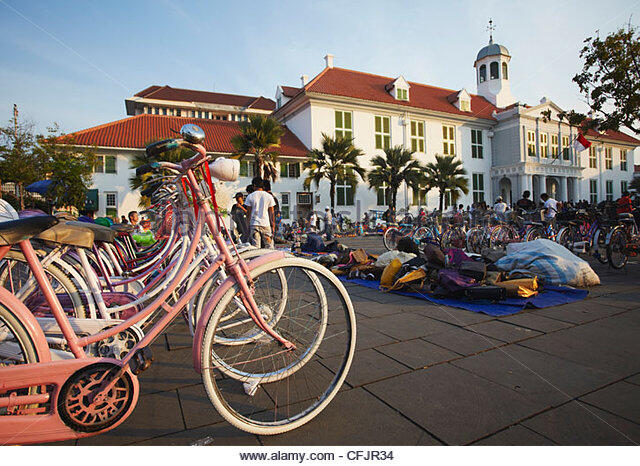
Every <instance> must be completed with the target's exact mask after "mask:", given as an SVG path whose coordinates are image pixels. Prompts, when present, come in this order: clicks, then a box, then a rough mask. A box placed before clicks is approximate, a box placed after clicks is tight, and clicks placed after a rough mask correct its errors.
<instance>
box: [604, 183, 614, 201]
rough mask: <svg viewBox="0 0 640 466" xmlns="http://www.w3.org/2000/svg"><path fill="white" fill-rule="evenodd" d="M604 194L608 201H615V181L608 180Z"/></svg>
mask: <svg viewBox="0 0 640 466" xmlns="http://www.w3.org/2000/svg"><path fill="white" fill-rule="evenodd" d="M604 193H605V199H606V200H607V201H613V180H606V181H605V182H604Z"/></svg>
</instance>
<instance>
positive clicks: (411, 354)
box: [377, 338, 461, 369]
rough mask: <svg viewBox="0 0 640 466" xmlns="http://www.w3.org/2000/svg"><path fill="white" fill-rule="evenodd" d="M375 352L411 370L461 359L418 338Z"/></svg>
mask: <svg viewBox="0 0 640 466" xmlns="http://www.w3.org/2000/svg"><path fill="white" fill-rule="evenodd" d="M377 350H378V351H380V352H381V353H383V354H386V355H387V356H389V357H390V358H392V359H394V360H396V361H398V362H400V363H402V364H404V365H406V366H409V367H410V368H411V369H421V368H423V367H427V366H432V365H434V364H437V363H440V362H446V361H451V360H452V359H457V358H460V357H461V356H460V355H459V354H458V353H454V352H453V351H450V350H448V349H445V348H441V347H440V346H437V345H434V344H433V343H429V342H428V341H425V340H421V339H419V338H418V339H415V340H407V341H403V342H400V343H395V344H392V345H385V346H380V347H378V348H377Z"/></svg>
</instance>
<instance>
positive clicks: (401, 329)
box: [361, 298, 454, 340]
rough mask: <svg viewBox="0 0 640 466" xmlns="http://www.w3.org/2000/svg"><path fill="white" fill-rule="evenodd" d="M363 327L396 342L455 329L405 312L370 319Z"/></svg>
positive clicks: (364, 322)
mask: <svg viewBox="0 0 640 466" xmlns="http://www.w3.org/2000/svg"><path fill="white" fill-rule="evenodd" d="M405 299H406V298H405ZM361 325H362V326H364V327H369V328H373V329H375V330H377V331H378V332H380V333H383V334H385V335H388V336H390V337H392V338H395V339H396V340H411V339H414V338H419V337H423V336H427V335H432V334H436V333H443V332H446V331H447V330H451V329H453V328H454V327H453V326H452V325H450V324H447V323H444V322H441V321H439V320H435V319H430V318H428V317H425V316H422V315H419V314H414V313H412V312H404V313H402V315H400V316H396V315H391V316H385V317H379V318H377V319H368V320H365V321H363V322H362V324H361Z"/></svg>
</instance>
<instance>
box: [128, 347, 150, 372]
mask: <svg viewBox="0 0 640 466" xmlns="http://www.w3.org/2000/svg"><path fill="white" fill-rule="evenodd" d="M152 362H153V352H152V351H151V348H149V347H148V346H145V347H144V348H140V349H139V350H138V351H136V353H135V354H134V355H133V358H131V361H130V362H129V367H130V368H131V372H133V373H134V374H135V375H138V374H140V373H141V372H144V371H146V370H147V369H149V366H151V363H152Z"/></svg>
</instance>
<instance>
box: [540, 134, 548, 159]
mask: <svg viewBox="0 0 640 466" xmlns="http://www.w3.org/2000/svg"><path fill="white" fill-rule="evenodd" d="M548 157H549V135H548V134H547V133H540V158H543V159H546V158H548Z"/></svg>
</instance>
